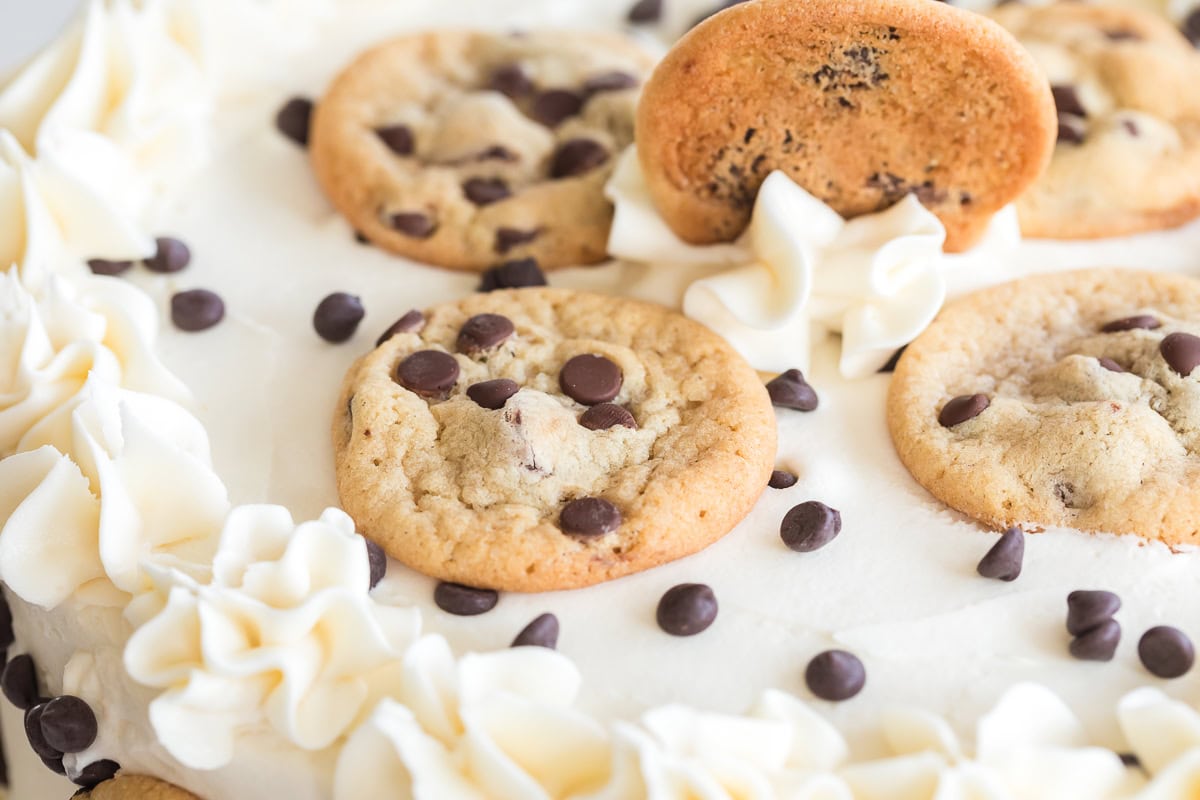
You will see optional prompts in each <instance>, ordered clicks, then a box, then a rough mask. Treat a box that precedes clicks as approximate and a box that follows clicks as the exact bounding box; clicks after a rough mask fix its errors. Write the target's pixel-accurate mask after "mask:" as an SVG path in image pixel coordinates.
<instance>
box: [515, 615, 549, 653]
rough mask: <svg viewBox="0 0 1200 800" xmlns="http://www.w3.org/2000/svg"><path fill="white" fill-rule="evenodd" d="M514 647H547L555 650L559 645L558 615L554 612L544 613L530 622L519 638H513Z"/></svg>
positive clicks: (518, 635) (519, 634)
mask: <svg viewBox="0 0 1200 800" xmlns="http://www.w3.org/2000/svg"><path fill="white" fill-rule="evenodd" d="M512 646H513V647H545V648H548V649H550V650H553V649H554V648H556V647H557V646H558V617H556V616H554V615H553V614H542V615H541V616H539V617H537V618H536V619H535V620H533V622H530V623H529V624H528V625H526V626H525V627H524V628H522V629H521V632H520V633H518V634H517V638H515V639H513V642H512Z"/></svg>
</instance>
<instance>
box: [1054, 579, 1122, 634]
mask: <svg viewBox="0 0 1200 800" xmlns="http://www.w3.org/2000/svg"><path fill="white" fill-rule="evenodd" d="M1120 610H1121V598H1120V597H1117V595H1115V594H1113V593H1112V592H1104V591H1089V590H1083V589H1080V590H1077V591H1074V592H1071V593H1070V594H1069V595H1067V633H1069V634H1071V635H1072V636H1079V635H1081V634H1084V633H1087V632H1088V631H1090V630H1091V629H1092V628H1094V627H1096V626H1097V625H1099V624H1100V623H1102V622H1105V621H1106V620H1110V619H1112V616H1113V614H1116V613H1117V612H1118V611H1120Z"/></svg>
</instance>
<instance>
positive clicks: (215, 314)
mask: <svg viewBox="0 0 1200 800" xmlns="http://www.w3.org/2000/svg"><path fill="white" fill-rule="evenodd" d="M223 319H225V301H224V300H222V299H221V296H220V295H218V294H217V293H216V292H213V291H210V290H208V289H188V290H187V291H183V292H178V293H177V294H175V295H174V296H173V297H172V298H171V321H172V322H174V323H175V327H176V328H179V329H180V330H181V331H188V332H189V333H197V332H199V331H206V330H208V329H209V328H211V327H213V326H215V325H217V324H218V323H219V322H220V321H221V320H223Z"/></svg>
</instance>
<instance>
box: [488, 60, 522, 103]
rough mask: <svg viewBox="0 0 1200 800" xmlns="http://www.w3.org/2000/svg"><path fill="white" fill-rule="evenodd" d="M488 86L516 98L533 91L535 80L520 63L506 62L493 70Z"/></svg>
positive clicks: (506, 95)
mask: <svg viewBox="0 0 1200 800" xmlns="http://www.w3.org/2000/svg"><path fill="white" fill-rule="evenodd" d="M488 88H489V89H491V90H492V91H494V92H499V93H500V94H502V95H504V96H505V97H509V98H512V99H514V100H515V99H518V98H521V97H525V96H526V95H528V94H530V93H532V92H533V81H532V80H531V79H530V77H529V74H528V73H526V72H525V69H524V68H523V67H522V66H521V65H520V64H505V65H504V66H501V67H496V69H494V70H493V71H492V74H491V77H489V78H488Z"/></svg>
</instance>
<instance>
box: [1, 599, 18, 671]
mask: <svg viewBox="0 0 1200 800" xmlns="http://www.w3.org/2000/svg"><path fill="white" fill-rule="evenodd" d="M16 640H17V637H16V636H15V635H14V634H13V625H12V609H11V608H9V606H8V600H7V599H5V597H4V594H3V593H0V669H3V659H4V655H5V652H6V651H7V650H8V648H9V646H10V645H11V644H12V643H13V642H15V641H16Z"/></svg>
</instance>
